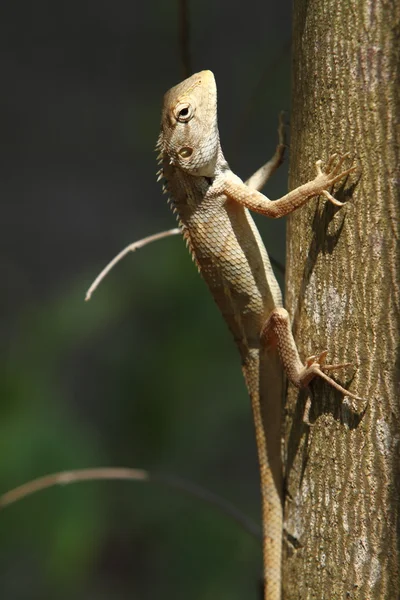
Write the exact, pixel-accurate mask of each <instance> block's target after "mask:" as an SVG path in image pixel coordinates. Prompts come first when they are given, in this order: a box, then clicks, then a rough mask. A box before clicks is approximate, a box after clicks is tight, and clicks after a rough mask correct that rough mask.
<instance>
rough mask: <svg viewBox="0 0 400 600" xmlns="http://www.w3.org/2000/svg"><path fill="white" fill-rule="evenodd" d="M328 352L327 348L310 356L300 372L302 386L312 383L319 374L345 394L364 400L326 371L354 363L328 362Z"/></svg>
mask: <svg viewBox="0 0 400 600" xmlns="http://www.w3.org/2000/svg"><path fill="white" fill-rule="evenodd" d="M327 354H328V351H327V350H324V351H323V352H321V353H320V354H319V355H317V354H315V355H313V356H309V357H308V358H307V359H306V364H305V366H304V368H303V371H302V373H300V376H299V380H300V385H301V386H306V385H308V384H309V383H310V381H311V380H312V379H314V377H315V376H316V375H317V376H319V377H321V378H322V379H324V380H325V381H326V382H327V383H329V385H331V386H332V387H333V388H335V390H338V391H339V392H341V393H342V394H344V395H345V396H349V397H350V398H353V399H354V400H362V398H360V397H359V396H356V395H355V394H352V393H351V392H349V390H346V389H345V388H344V387H342V386H341V385H339V384H338V383H336V381H335V380H334V379H332V377H329V375H327V374H326V371H334V370H336V369H343V368H345V367H348V366H350V365H351V364H352V363H348V362H347V363H337V364H334V365H327V364H326V356H327Z"/></svg>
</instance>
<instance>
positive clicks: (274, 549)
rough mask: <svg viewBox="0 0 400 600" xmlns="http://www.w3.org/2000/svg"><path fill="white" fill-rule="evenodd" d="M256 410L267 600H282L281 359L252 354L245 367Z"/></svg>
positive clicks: (257, 352) (245, 375) (265, 592)
mask: <svg viewBox="0 0 400 600" xmlns="http://www.w3.org/2000/svg"><path fill="white" fill-rule="evenodd" d="M243 373H244V377H245V380H246V384H247V388H248V390H249V394H250V398H251V404H252V409H253V417H254V425H255V433H256V442H257V451H258V460H259V464H260V479H261V500H262V521H263V553H264V585H265V588H264V590H265V591H264V599H265V600H280V598H281V587H282V581H281V568H282V567H281V563H282V526H283V517H282V465H281V414H282V405H281V402H282V400H281V399H282V370H281V365H280V363H279V359H278V358H277V357H276V360H275V356H272V357H271V356H269V355H267V353H266V352H265V353H264V352H261V351H258V350H257V351H253V352H252V354H251V355H250V356H249V357H248V358H247V360H246V361H245V363H244V365H243Z"/></svg>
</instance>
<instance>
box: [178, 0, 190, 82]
mask: <svg viewBox="0 0 400 600" xmlns="http://www.w3.org/2000/svg"><path fill="white" fill-rule="evenodd" d="M178 12H179V53H180V57H181V64H182V75H183V79H186V78H187V77H189V76H190V75H191V73H192V69H191V60H190V25H189V0H178Z"/></svg>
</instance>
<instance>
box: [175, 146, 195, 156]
mask: <svg viewBox="0 0 400 600" xmlns="http://www.w3.org/2000/svg"><path fill="white" fill-rule="evenodd" d="M178 154H179V156H180V157H181V158H190V157H191V156H192V154H193V148H190V147H189V146H183V147H182V148H180V149H179V150H178Z"/></svg>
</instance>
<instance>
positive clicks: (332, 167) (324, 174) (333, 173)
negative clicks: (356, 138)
mask: <svg viewBox="0 0 400 600" xmlns="http://www.w3.org/2000/svg"><path fill="white" fill-rule="evenodd" d="M349 156H350V153H349V152H347V153H346V154H343V155H342V156H340V155H338V154H332V155H331V156H330V157H329V160H328V163H327V165H326V167H325V169H324V170H322V160H317V162H316V163H315V167H316V169H317V176H316V178H315V180H314V181H315V182H316V183H318V184H320V185H319V186H318V187H319V193H320V194H322V195H323V196H325V198H327V200H329V202H332V204H334V205H335V206H343V204H344V202H339V200H336V198H334V197H333V196H332V194H330V193H329V192H328V190H327V189H326V188H327V187H330V186H332V185H334V184H335V183H336V182H337V181H339V180H340V179H343V177H346V176H347V175H349V174H350V173H353V172H354V171H356V170H357V166H356V165H354V166H352V167H350V168H348V169H345V170H344V171H341V168H342V165H343V163H344V161H345V160H346V159H347V158H349ZM336 159H338V160H337V161H336Z"/></svg>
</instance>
